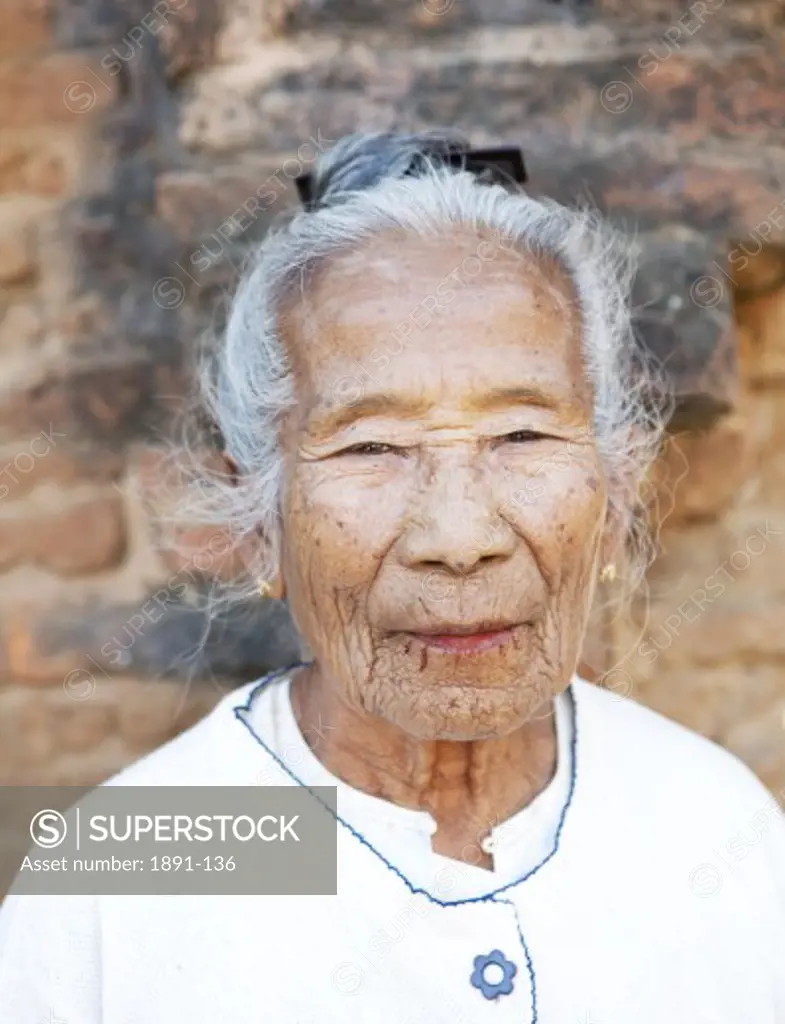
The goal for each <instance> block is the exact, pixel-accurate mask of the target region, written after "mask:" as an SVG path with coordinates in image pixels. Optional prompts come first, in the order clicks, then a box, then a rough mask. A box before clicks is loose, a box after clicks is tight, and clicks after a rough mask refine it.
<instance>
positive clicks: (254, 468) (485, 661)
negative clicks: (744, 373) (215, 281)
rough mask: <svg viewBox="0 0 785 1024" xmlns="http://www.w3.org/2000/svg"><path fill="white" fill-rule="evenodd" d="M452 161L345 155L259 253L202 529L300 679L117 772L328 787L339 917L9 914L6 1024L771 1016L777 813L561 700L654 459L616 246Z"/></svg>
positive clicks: (159, 902)
mask: <svg viewBox="0 0 785 1024" xmlns="http://www.w3.org/2000/svg"><path fill="white" fill-rule="evenodd" d="M448 152H450V150H449V148H448V147H447V146H446V144H442V143H441V142H439V141H438V140H435V139H434V138H433V137H428V136H423V137H419V136H394V135H377V136H352V137H349V138H347V139H344V140H343V141H342V142H340V143H339V144H338V145H336V146H335V148H334V149H333V150H332V151H331V152H330V153H329V154H328V155H327V156H326V157H325V158H324V159H323V160H322V161H321V163H320V164H319V166H318V167H317V168H316V170H315V173H314V175H313V178H312V202H311V203H310V205H309V208H307V209H305V210H302V211H300V212H299V213H297V214H296V215H295V216H294V217H293V218H292V219H291V220H290V221H289V222H288V223H287V224H286V225H285V226H282V227H279V228H278V229H277V230H276V231H274V232H273V233H271V234H270V235H268V237H267V238H266V240H265V242H264V244H263V245H262V246H261V248H260V250H259V252H258V254H257V257H256V259H255V262H254V264H253V266H252V267H251V269H250V272H249V273H248V274H247V276H246V278H245V281H244V283H243V284H242V286H241V287H240V289H239V291H238V293H237V295H236V298H235V301H234V306H233V310H232V314H231V317H230V320H229V324H228V329H227V332H226V337H225V341H224V343H223V345H222V347H221V350H220V351H219V352H218V356H217V360H216V363H215V366H214V368H213V372H212V375H211V377H210V379H209V381H208V382H207V387H206V391H205V394H206V398H207V403H208V408H209V410H210V412H211V414H212V416H213V417H214V420H215V422H216V423H217V425H218V427H219V429H220V434H221V437H222V438H223V442H224V444H225V447H226V456H225V458H226V470H225V471H224V474H223V479H219V480H217V481H214V483H213V488H214V489H213V492H212V493H213V495H214V497H215V498H216V502H215V505H214V512H215V515H216V517H217V519H218V521H222V522H227V523H229V524H230V525H231V528H232V529H233V530H235V531H239V534H240V535H242V536H243V537H244V540H243V549H242V550H243V553H244V557H245V559H246V563H247V565H248V566H249V567H250V570H251V574H252V575H254V576H255V585H256V586H257V587H260V588H261V590H262V592H263V593H264V594H266V595H268V596H275V597H278V598H283V599H285V600H286V602H287V604H288V607H289V609H290V612H291V615H292V617H293V620H294V622H295V623H296V625H297V628H298V630H299V633H300V635H301V636H302V638H303V643H304V645H305V646H307V649H308V655H309V659H308V661H307V662H305V663H303V664H301V665H297V666H292V667H291V668H290V669H288V670H285V671H283V672H279V673H276V674H275V675H274V676H271V677H269V678H266V679H262V680H258V681H254V682H252V683H250V684H248V685H247V686H245V687H244V688H241V689H240V690H239V691H234V692H232V693H230V694H228V695H227V696H226V697H225V698H224V699H223V700H222V701H221V702H220V703H219V704H218V705H217V706H216V708H215V709H214V710H213V711H212V712H211V713H210V714H209V715H208V716H207V717H206V718H205V719H204V720H202V721H201V722H200V723H199V724H198V725H196V726H195V727H193V728H192V729H190V730H189V731H188V732H186V733H184V734H183V735H181V736H180V737H178V738H177V739H175V740H173V741H172V742H170V743H168V744H167V745H166V746H164V747H163V748H161V749H159V750H157V751H155V752H153V753H152V754H150V755H148V756H147V757H146V758H145V759H143V760H142V761H140V762H139V763H138V764H137V765H135V766H133V767H131V768H130V769H128V770H126V771H125V772H124V773H122V774H121V776H120V777H119V779H116V780H113V781H114V782H115V783H117V782H119V783H120V784H135V785H165V784H166V785H205V786H210V785H240V786H242V785H248V786H251V785H258V784H259V782H260V781H262V782H263V783H265V784H268V785H276V786H297V787H306V788H307V789H308V790H309V792H310V791H311V790H312V789H313V787H317V786H335V787H337V794H338V811H337V821H338V827H337V828H338V894H337V895H336V896H302V897H290V898H281V897H258V896H255V897H247V898H241V897H234V898H223V899H222V898H219V897H214V896H213V897H180V898H178V899H167V898H164V897H152V898H139V899H135V900H128V899H126V900H123V899H122V898H118V899H111V898H100V897H99V898H93V899H88V898H79V897H67V898H61V899H59V900H56V899H54V898H53V897H50V898H41V897H38V898H36V897H27V898H24V897H13V898H10V899H9V900H8V904H9V905H8V906H7V908H6V909H5V910H4V912H3V915H2V918H0V920H2V928H1V929H0V930H1V931H2V935H3V939H2V960H1V961H0V1019H2V1021H3V1024H6V1022H7V1024H42V1022H43V1021H61V1022H66V1024H99V1022H100V1024H173V1022H180V1021H182V1022H188V1024H219V1022H220V1024H245V1022H250V1021H254V1022H257V1021H258V1022H265V1024H267V1022H269V1024H315V1022H317V1021H318V1022H319V1024H328V1022H348V1021H360V1022H363V1024H366V1022H367V1024H404V1022H422V1024H437V1022H444V1024H447V1022H449V1024H455V1022H457V1021H465V1022H467V1024H469V1022H471V1024H482V1022H484V1021H492V1022H494V1024H501V1022H508V1021H509V1022H510V1024H512V1022H515V1024H520V1022H534V1021H540V1022H542V1024H588V1022H594V1024H662V1022H664V1021H680V1022H681V1021H683V1022H685V1024H753V1022H754V1024H783V1022H785V829H783V826H782V822H781V820H780V818H779V817H778V815H777V814H775V813H773V812H771V808H772V807H773V801H772V798H771V796H770V795H769V794H768V793H767V792H766V791H765V790H764V789H763V787H762V786H761V785H760V784H759V783H758V782H757V781H756V779H755V778H754V777H753V776H752V774H751V773H750V772H749V771H748V770H747V769H746V768H745V767H743V766H742V765H741V764H740V763H739V762H738V761H736V760H735V759H734V758H733V757H731V756H730V755H729V754H727V753H725V752H723V751H722V750H720V749H719V748H718V747H716V746H714V745H713V744H711V743H710V742H708V741H706V740H704V739H702V738H699V737H698V736H696V735H693V734H692V733H690V732H687V731H686V730H685V729H683V728H682V727H680V726H678V725H675V724H673V723H671V722H668V721H666V720H665V719H663V718H661V717H659V716H658V715H656V714H655V713H653V712H651V711H649V710H646V709H644V708H643V707H640V706H638V705H637V704H635V703H633V702H632V701H631V700H621V699H618V698H617V697H616V696H615V695H613V694H611V693H609V692H607V691H605V690H603V689H601V688H599V687H598V686H595V685H591V684H589V683H587V682H584V681H582V680H581V679H579V678H577V677H576V666H577V663H578V660H579V656H580V652H581V648H582V645H583V643H584V640H585V634H586V632H587V623H588V621H589V614H590V609H591V606H592V603H593V601H594V600H595V597H596V595H597V590H598V580H599V581H608V582H610V581H611V580H612V579H613V578H614V577H615V576H616V577H618V583H617V584H615V585H614V586H618V585H623V584H624V583H625V581H626V582H629V581H630V580H634V579H635V578H636V573H637V572H639V570H640V565H639V566H638V567H637V569H636V567H635V565H632V566H631V565H630V564H629V556H630V554H631V553H632V556H633V560H634V556H635V547H634V545H632V544H631V543H630V538H632V539H633V540H634V539H635V537H636V536H640V530H636V520H635V513H636V508H635V500H636V492H637V490H638V485H639V483H640V480H641V477H642V474H643V473H644V472H645V470H646V466H647V462H648V461H650V458H651V456H652V454H653V452H654V451H655V449H656V445H657V443H658V423H657V416H656V415H655V414H654V413H653V412H652V406H651V403H650V402H648V401H647V398H646V396H647V395H650V394H651V389H650V388H648V387H647V386H646V381H645V380H644V379H643V376H642V374H643V372H644V371H643V367H644V366H645V360H642V359H641V358H640V354H639V353H636V350H635V343H634V337H633V335H632V333H631V330H630V324H629V309H628V294H627V284H628V280H627V278H628V275H627V274H626V273H624V272H623V271H621V270H620V269H619V268H620V267H622V266H624V264H625V260H624V259H620V258H619V253H620V251H621V255H622V257H623V256H624V253H623V246H621V250H620V247H619V244H618V243H617V242H616V241H615V239H614V237H613V236H611V235H610V234H609V233H608V231H607V229H605V228H604V227H603V226H602V225H601V224H599V223H598V222H597V220H596V218H594V217H592V216H590V215H588V214H587V213H585V212H576V211H572V210H568V209H565V208H563V207H561V206H559V205H557V204H555V203H552V202H545V201H543V200H538V199H534V198H532V197H530V196H528V195H526V194H525V193H523V192H521V191H520V190H518V189H516V188H514V187H510V186H508V185H507V184H505V183H503V182H500V181H498V180H492V178H491V179H490V180H489V178H488V176H485V175H482V174H476V173H473V172H470V171H469V170H467V169H466V168H461V167H456V166H454V161H452V160H448V159H447V154H448ZM766 808H769V809H770V820H769V823H768V827H767V829H766V830H765V833H762V834H761V838H760V842H759V844H758V845H757V846H756V848H754V849H751V850H750V851H749V856H747V857H746V858H739V859H737V860H735V862H733V861H731V860H730V859H729V858H728V857H723V856H722V853H721V852H720V851H721V850H727V849H728V843H729V840H731V839H732V838H733V836H734V835H735V834H737V833H738V832H739V831H740V830H741V829H743V828H744V827H745V825H749V823H750V822H752V821H753V820H755V818H756V815H758V816H759V815H760V812H761V811H762V810H764V809H766ZM758 820H759V819H758ZM712 870H713V871H714V875H712ZM707 872H708V875H707ZM707 879H708V882H712V883H713V884H711V885H709V884H707Z"/></svg>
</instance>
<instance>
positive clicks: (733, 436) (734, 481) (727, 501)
mask: <svg viewBox="0 0 785 1024" xmlns="http://www.w3.org/2000/svg"><path fill="white" fill-rule="evenodd" d="M754 457H755V446H754V443H753V437H752V432H751V430H750V426H749V423H748V421H747V419H746V417H745V416H744V414H743V413H736V414H733V415H730V416H725V417H723V418H721V419H720V420H719V421H718V422H717V423H716V424H715V425H714V426H713V427H712V428H711V429H709V430H704V431H699V432H695V433H687V432H684V433H681V434H678V435H677V436H675V437H671V438H669V440H668V442H667V443H666V445H665V448H664V450H663V454H662V456H661V459H660V462H659V465H658V466H657V481H656V484H655V486H656V487H657V489H658V490H660V491H665V490H667V493H668V495H669V510H668V511H669V516H668V518H669V525H670V526H671V528H672V527H673V526H674V525H676V523H683V522H687V521H690V520H696V519H707V518H711V517H715V516H718V515H720V514H721V513H722V512H723V511H724V510H725V509H726V508H727V507H728V506H729V505H731V504H732V503H733V501H734V500H735V499H736V498H737V497H738V494H739V489H740V488H741V487H742V486H743V484H744V483H745V482H746V480H747V479H748V477H749V476H750V474H751V473H752V471H753V469H754V464H755V463H754Z"/></svg>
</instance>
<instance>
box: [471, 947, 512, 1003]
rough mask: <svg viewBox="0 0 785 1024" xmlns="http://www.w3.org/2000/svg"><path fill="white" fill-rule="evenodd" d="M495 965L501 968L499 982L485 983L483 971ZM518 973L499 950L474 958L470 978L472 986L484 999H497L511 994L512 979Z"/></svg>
mask: <svg viewBox="0 0 785 1024" xmlns="http://www.w3.org/2000/svg"><path fill="white" fill-rule="evenodd" d="M491 964H495V965H496V966H497V967H501V969H502V976H501V978H500V980H499V981H486V980H485V970H486V968H487V967H489V966H491ZM517 973H518V968H517V967H516V966H515V964H514V963H513V962H512V960H507V959H506V957H505V956H504V953H502V951H501V950H500V949H494V950H491V952H490V953H488V954H487V955H485V956H476V957H475V958H474V972H473V974H472V977H471V982H472V985H474V987H475V988H478V989H479V990H480V992H482V994H483V995H484V996H485V998H486V999H497V998H498V997H499V996H508V995H509V994H510V992H512V979H513V978H514V977H515V975H516V974H517Z"/></svg>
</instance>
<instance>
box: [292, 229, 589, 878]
mask: <svg viewBox="0 0 785 1024" xmlns="http://www.w3.org/2000/svg"><path fill="white" fill-rule="evenodd" d="M480 240H481V236H478V235H474V234H471V233H468V232H465V231H464V232H456V233H455V234H453V235H452V236H451V237H449V238H446V239H445V238H441V239H439V240H422V239H413V238H401V237H400V236H398V237H396V238H395V239H391V238H389V237H388V238H383V237H377V238H375V239H373V240H371V241H369V242H368V243H366V245H365V246H364V247H363V248H362V250H361V251H357V252H355V253H352V254H348V255H347V256H345V257H341V258H336V259H333V260H332V261H331V262H330V263H329V265H328V266H327V267H325V268H323V269H322V270H321V271H320V273H319V274H318V275H317V276H316V278H315V279H314V280H313V281H312V282H311V284H310V288H309V291H308V298H307V304H305V303H304V302H303V300H302V299H300V300H298V302H297V304H295V305H292V306H291V307H290V308H289V309H288V310H287V312H286V315H285V316H284V317H283V319H282V330H283V332H284V337H285V340H286V343H287V345H288V348H289V351H290V352H291V354H292V358H293V361H294V364H295V371H296V380H297V385H296V386H297V397H298V406H297V409H296V412H295V413H293V414H292V416H291V418H290V419H289V421H288V422H287V423H286V424H285V428H284V431H283V444H284V450H285V453H286V488H285V502H284V523H285V532H284V541H283V550H282V552H281V557H282V574H283V581H284V584H285V588H286V595H287V600H288V603H289V607H290V609H291V612H292V615H293V616H294V619H295V621H296V623H297V625H298V627H299V629H300V630H301V632H302V634H303V636H304V638H305V640H306V643H307V645H308V647H309V649H310V651H311V653H312V655H313V657H314V659H315V662H314V665H313V666H311V667H309V668H307V669H305V670H302V671H301V672H300V673H298V675H297V676H296V678H295V681H294V685H293V690H292V693H293V703H294V709H295V714H296V715H297V718H298V720H299V722H300V724H301V727H302V728H303V731H304V733H305V735H306V736H313V735H319V736H322V737H324V738H323V739H322V740H321V741H320V744H319V745H318V747H315V752H316V753H317V755H318V756H319V757H320V758H321V760H322V761H323V762H324V763H325V764H326V765H327V767H328V768H330V770H332V771H333V772H334V773H335V774H337V775H339V776H340V777H342V778H343V779H345V780H346V781H347V782H349V783H350V784H351V785H354V786H356V787H358V788H361V789H364V790H366V791H368V792H371V793H374V794H376V795H379V796H382V797H384V798H386V799H389V800H392V801H393V802H397V803H399V804H403V805H405V806H411V807H419V808H423V809H427V810H429V811H430V812H431V813H432V814H434V816H435V817H436V820H437V822H438V831H437V833H436V836H435V837H434V848H435V849H437V850H439V851H440V852H442V853H445V854H446V855H449V856H454V857H457V858H460V859H464V860H470V861H471V862H472V863H475V864H480V865H486V866H487V865H488V864H489V863H490V861H489V859H488V857H487V856H485V855H480V854H479V853H478V850H477V847H476V843H477V840H478V838H479V837H480V836H482V835H483V834H484V833H486V832H487V831H488V829H489V828H490V827H491V826H492V825H493V824H494V823H498V822H500V821H503V820H504V819H505V818H506V817H509V815H510V814H512V813H514V812H515V811H516V810H517V809H519V808H520V807H522V806H525V804H527V803H528V802H530V801H531V799H533V797H534V796H536V794H537V793H538V792H539V791H540V790H541V789H542V788H543V787H544V786H545V785H546V784H547V782H548V781H549V779H550V778H551V777H552V774H553V771H554V769H555V739H554V730H553V721H552V715H551V703H550V702H551V700H552V698H553V696H554V695H555V694H557V693H559V692H561V691H563V690H564V689H565V687H566V686H567V685H568V684H569V681H570V678H571V676H572V674H573V672H574V670H575V666H576V663H577V660H578V656H579V652H580V647H581V643H582V640H583V634H584V630H585V627H586V621H587V616H588V610H589V607H590V603H591V599H592V596H593V590H594V580H595V577H596V572H597V563H598V558H599V553H600V545H601V544H602V542H603V534H604V530H605V528H606V510H607V498H606V491H605V479H604V476H603V470H602V465H601V462H600V459H599V456H598V453H597V450H596V447H595V444H594V441H593V438H592V413H591V394H590V389H589V387H588V385H587V383H586V381H585V377H584V373H583V370H582V366H581V360H580V351H579V340H578V334H579V323H578V317H577V314H576V310H575V307H574V302H573V299H572V296H571V292H570V288H569V285H568V283H567V282H566V281H565V280H564V279H563V277H562V275H561V274H560V273H559V272H558V271H557V269H556V268H555V267H553V266H549V265H544V264H536V263H535V262H534V261H533V260H532V259H531V258H523V257H521V256H519V255H517V254H512V253H507V252H504V251H499V252H497V254H496V255H495V256H494V258H493V259H491V260H487V261H486V262H483V264H482V268H481V272H480V273H479V274H477V276H475V277H474V278H471V279H469V278H466V279H465V283H464V285H463V286H462V287H460V288H456V289H455V291H454V294H453V297H452V298H451V300H450V301H445V302H442V303H440V307H439V308H436V309H435V310H434V311H432V314H431V315H430V320H429V321H428V320H427V314H425V313H421V314H420V318H419V322H420V326H417V325H416V324H415V323H414V322H413V321H412V319H410V313H412V311H413V310H414V309H415V307H418V304H420V303H422V302H423V300H424V299H425V298H426V297H428V296H435V295H439V294H440V293H439V292H438V291H437V289H438V288H439V285H440V282H443V281H444V279H445V277H447V275H449V274H450V273H451V272H453V271H454V270H455V268H456V267H458V266H459V265H461V261H462V260H464V259H465V258H466V257H469V256H472V255H473V254H474V253H476V251H477V246H478V242H479V241H480ZM402 323H408V324H409V325H410V326H411V327H412V330H411V334H410V336H409V338H408V341H407V342H406V343H405V344H401V341H400V336H399V335H398V336H396V334H395V332H396V328H398V327H399V325H400V324H402ZM396 337H398V341H395V340H393V339H395V338H396ZM385 356H386V359H385ZM347 377H351V378H352V380H353V381H354V382H355V383H353V384H352V385H351V387H350V388H349V389H348V390H347V386H346V383H345V382H346V379H347ZM513 387H515V388H519V389H521V390H522V391H523V393H524V397H523V398H521V396H519V395H516V396H515V397H510V396H509V395H505V396H501V397H500V396H499V395H496V398H495V400H494V401H493V402H491V401H490V398H491V393H492V392H494V390H496V391H499V390H500V389H510V388H513ZM535 388H537V389H539V391H540V392H541V393H542V395H544V399H542V398H541V399H539V400H537V401H535V397H534V395H533V393H531V392H533V389H535ZM525 389H528V390H525ZM370 395H382V396H386V397H385V398H383V399H382V401H381V402H380V403H379V404H378V405H377V406H376V407H375V408H374V409H366V411H365V413H364V414H362V415H358V416H356V418H351V416H349V417H348V418H346V417H344V418H343V419H341V420H340V422H339V420H338V419H337V415H338V414H339V413H340V412H341V410H344V411H345V406H346V404H347V399H348V400H349V401H352V400H356V399H358V398H361V399H366V398H368V396H370ZM392 399H394V400H395V402H396V403H397V404H393V401H392ZM404 403H408V405H407V406H405V405H404ZM368 445H371V446H373V447H367V446H368ZM352 446H366V447H360V448H358V447H354V448H352ZM488 620H491V621H493V622H497V623H502V624H505V625H510V626H514V627H515V628H514V629H513V632H512V635H511V639H510V641H509V642H508V643H506V644H504V645H503V646H498V647H494V648H491V649H489V650H486V651H479V652H472V653H469V654H465V653H455V652H454V651H445V650H441V649H439V648H436V647H433V646H427V645H425V644H424V643H423V642H422V640H421V639H419V638H417V637H413V636H412V634H413V633H417V632H418V631H422V630H427V629H429V628H434V627H437V626H438V627H441V626H444V625H445V624H456V625H457V624H471V625H475V624H477V623H480V622H484V621H488ZM445 631H447V630H445ZM316 721H319V722H321V723H327V724H328V726H329V727H328V728H324V727H322V728H320V729H318V730H317V729H315V728H309V724H310V723H313V722H316ZM469 848H471V853H467V849H469Z"/></svg>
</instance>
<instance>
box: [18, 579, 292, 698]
mask: <svg viewBox="0 0 785 1024" xmlns="http://www.w3.org/2000/svg"><path fill="white" fill-rule="evenodd" d="M208 592H209V583H205V581H204V579H203V577H202V574H201V573H200V571H199V569H198V568H197V567H186V568H184V569H182V570H181V571H179V572H174V573H172V574H171V575H170V576H169V577H168V578H166V579H163V580H161V581H160V582H159V583H158V584H157V585H151V588H150V593H149V596H148V597H147V598H146V599H145V600H141V601H138V602H125V603H122V604H112V603H111V601H109V600H106V601H102V602H100V603H98V602H96V601H93V602H90V603H88V604H85V605H69V606H67V607H62V608H47V607H39V608H32V607H26V608H24V609H20V610H19V611H18V612H14V614H13V615H11V614H9V615H8V616H7V618H6V621H5V622H2V623H0V632H1V634H2V637H3V651H4V660H3V675H4V677H5V678H7V679H10V680H13V679H18V680H21V681H30V682H45V681H49V682H53V681H55V682H56V681H63V680H65V682H64V683H63V685H65V686H66V689H68V690H70V691H72V692H73V694H74V699H75V700H81V699H87V697H88V696H89V695H90V694H91V693H92V692H93V691H94V690H95V689H96V687H98V686H103V685H104V683H105V682H106V681H108V680H109V679H110V678H111V677H112V676H116V675H134V676H135V677H137V678H142V679H153V680H158V679H179V680H183V681H185V682H189V683H190V682H195V681H198V680H199V679H216V678H220V679H225V680H226V681H227V685H230V684H231V682H232V680H234V681H240V682H241V681H244V680H248V679H253V678H256V677H257V676H259V675H262V674H263V673H264V672H268V671H272V670H273V669H275V668H280V667H282V666H284V665H290V664H292V663H293V662H295V661H297V660H299V659H300V657H301V654H302V650H301V647H300V644H299V641H298V639H297V637H296V635H295V633H294V629H293V627H292V624H291V620H290V618H289V615H288V613H287V611H286V608H285V607H284V606H283V605H282V604H281V603H280V602H276V601H262V600H261V599H260V600H259V601H253V602H250V603H249V604H247V605H244V606H242V607H239V608H237V607H236V608H234V609H231V610H228V611H226V612H225V613H222V614H221V615H220V616H219V617H218V618H217V619H216V620H215V621H214V622H213V623H212V624H211V623H209V622H208V615H207V602H208Z"/></svg>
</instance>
